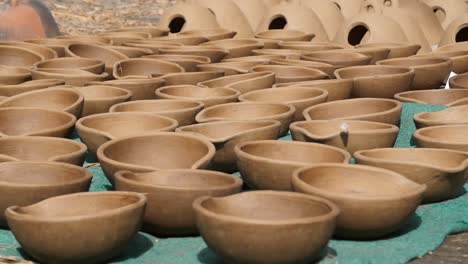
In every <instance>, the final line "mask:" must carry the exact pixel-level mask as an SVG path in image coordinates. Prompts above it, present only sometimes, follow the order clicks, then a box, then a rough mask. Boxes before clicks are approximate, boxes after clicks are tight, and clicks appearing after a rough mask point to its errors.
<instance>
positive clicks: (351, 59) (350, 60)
mask: <svg viewBox="0 0 468 264" xmlns="http://www.w3.org/2000/svg"><path fill="white" fill-rule="evenodd" d="M301 59H303V60H308V61H318V62H323V63H328V64H331V65H335V66H339V67H350V66H360V65H367V64H369V63H370V62H371V60H372V58H371V57H369V56H366V55H363V54H360V53H354V52H343V51H339V50H332V51H315V52H310V53H307V54H305V55H303V56H302V57H301Z"/></svg>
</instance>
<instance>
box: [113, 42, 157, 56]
mask: <svg viewBox="0 0 468 264" xmlns="http://www.w3.org/2000/svg"><path fill="white" fill-rule="evenodd" d="M104 47H108V48H110V49H114V50H116V51H118V52H121V53H123V54H125V55H126V56H128V57H129V58H141V57H144V56H151V55H154V52H153V50H151V49H148V48H141V47H128V46H114V45H106V46H104ZM123 50H126V51H127V52H128V54H132V52H134V54H139V53H141V54H143V55H133V56H129V55H128V54H127V53H125V52H123Z"/></svg>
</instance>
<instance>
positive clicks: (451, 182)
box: [354, 148, 468, 203]
mask: <svg viewBox="0 0 468 264" xmlns="http://www.w3.org/2000/svg"><path fill="white" fill-rule="evenodd" d="M354 156H355V158H356V161H357V162H358V163H359V164H364V165H369V166H373V167H379V168H383V169H388V170H392V171H394V172H397V173H399V174H401V175H403V176H405V177H406V178H408V179H410V180H412V181H414V182H416V183H419V184H423V185H426V187H427V188H426V191H425V192H424V199H423V201H424V202H426V203H427V202H440V201H444V200H448V199H451V198H454V197H457V196H459V195H460V194H463V193H464V188H463V185H464V184H465V181H466V179H465V173H466V171H467V169H468V154H467V153H466V152H459V151H454V150H446V149H427V148H426V149H424V148H406V149H402V148H395V149H391V148H383V149H374V150H365V151H359V152H357V153H356V154H355V155H354Z"/></svg>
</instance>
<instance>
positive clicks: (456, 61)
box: [431, 49, 468, 74]
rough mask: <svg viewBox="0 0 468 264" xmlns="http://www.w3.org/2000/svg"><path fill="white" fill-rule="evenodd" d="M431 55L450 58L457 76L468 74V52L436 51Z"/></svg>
mask: <svg viewBox="0 0 468 264" xmlns="http://www.w3.org/2000/svg"><path fill="white" fill-rule="evenodd" d="M431 55H433V56H439V57H449V58H450V60H451V61H452V71H453V72H455V73H457V74H462V73H465V72H468V50H466V49H465V50H447V51H443V50H436V51H434V52H433V53H432V54H431Z"/></svg>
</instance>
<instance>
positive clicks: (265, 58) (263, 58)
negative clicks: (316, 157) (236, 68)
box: [223, 55, 286, 64]
mask: <svg viewBox="0 0 468 264" xmlns="http://www.w3.org/2000/svg"><path fill="white" fill-rule="evenodd" d="M285 58H286V56H283V55H252V56H245V57H239V58H231V59H225V60H223V62H258V63H264V64H269V63H270V62H271V61H272V60H275V59H285Z"/></svg>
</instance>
